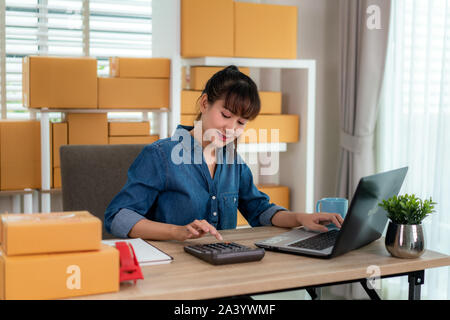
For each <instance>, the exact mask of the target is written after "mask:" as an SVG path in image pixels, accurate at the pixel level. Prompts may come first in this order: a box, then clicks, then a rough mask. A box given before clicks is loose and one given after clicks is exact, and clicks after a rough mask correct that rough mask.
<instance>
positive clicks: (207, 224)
mask: <svg viewBox="0 0 450 320" xmlns="http://www.w3.org/2000/svg"><path fill="white" fill-rule="evenodd" d="M201 222H202V223H203V225H204V226H206V227H207V228H208V230H209V233H211V234H212V235H213V236H215V237H216V239H217V240H223V238H222V236H221V235H220V233H219V232H218V231H217V229H216V228H214V226H212V225H211V224H210V223H209V222H208V221H206V220H202V221H201Z"/></svg>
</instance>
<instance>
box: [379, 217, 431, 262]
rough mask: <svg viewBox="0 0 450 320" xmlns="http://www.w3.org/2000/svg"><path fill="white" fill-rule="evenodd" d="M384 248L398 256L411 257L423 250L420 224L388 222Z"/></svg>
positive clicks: (419, 254) (423, 241) (423, 244)
mask: <svg viewBox="0 0 450 320" xmlns="http://www.w3.org/2000/svg"><path fill="white" fill-rule="evenodd" d="M385 244H386V249H387V251H389V253H390V254H391V255H392V256H394V257H398V258H407V259H413V258H418V257H420V256H421V255H422V254H423V252H424V251H425V239H424V235H423V229H422V225H421V224H411V225H409V224H395V223H393V222H391V221H390V222H389V225H388V229H387V232H386V241H385Z"/></svg>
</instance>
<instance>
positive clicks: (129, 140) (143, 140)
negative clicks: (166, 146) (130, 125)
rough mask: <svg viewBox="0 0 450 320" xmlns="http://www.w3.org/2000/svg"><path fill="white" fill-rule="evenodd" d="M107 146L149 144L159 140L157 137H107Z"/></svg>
mask: <svg viewBox="0 0 450 320" xmlns="http://www.w3.org/2000/svg"><path fill="white" fill-rule="evenodd" d="M108 139H109V144H150V143H153V142H155V141H157V140H159V136H158V135H152V136H127V137H109V138H108Z"/></svg>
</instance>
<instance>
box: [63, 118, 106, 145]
mask: <svg viewBox="0 0 450 320" xmlns="http://www.w3.org/2000/svg"><path fill="white" fill-rule="evenodd" d="M67 125H68V129H69V136H68V141H69V144H108V119H107V114H106V113H68V114H67Z"/></svg>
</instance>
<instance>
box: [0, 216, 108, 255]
mask: <svg viewBox="0 0 450 320" xmlns="http://www.w3.org/2000/svg"><path fill="white" fill-rule="evenodd" d="M0 230H1V234H0V235H1V238H0V239H1V240H0V241H1V245H2V250H3V252H4V253H5V254H7V255H8V256H14V255H28V254H38V253H52V252H71V251H86V250H98V249H99V248H100V242H101V240H102V222H101V221H100V219H99V218H97V217H95V216H93V215H92V214H90V213H89V212H87V211H73V212H52V213H36V214H18V213H16V214H2V215H0Z"/></svg>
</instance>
